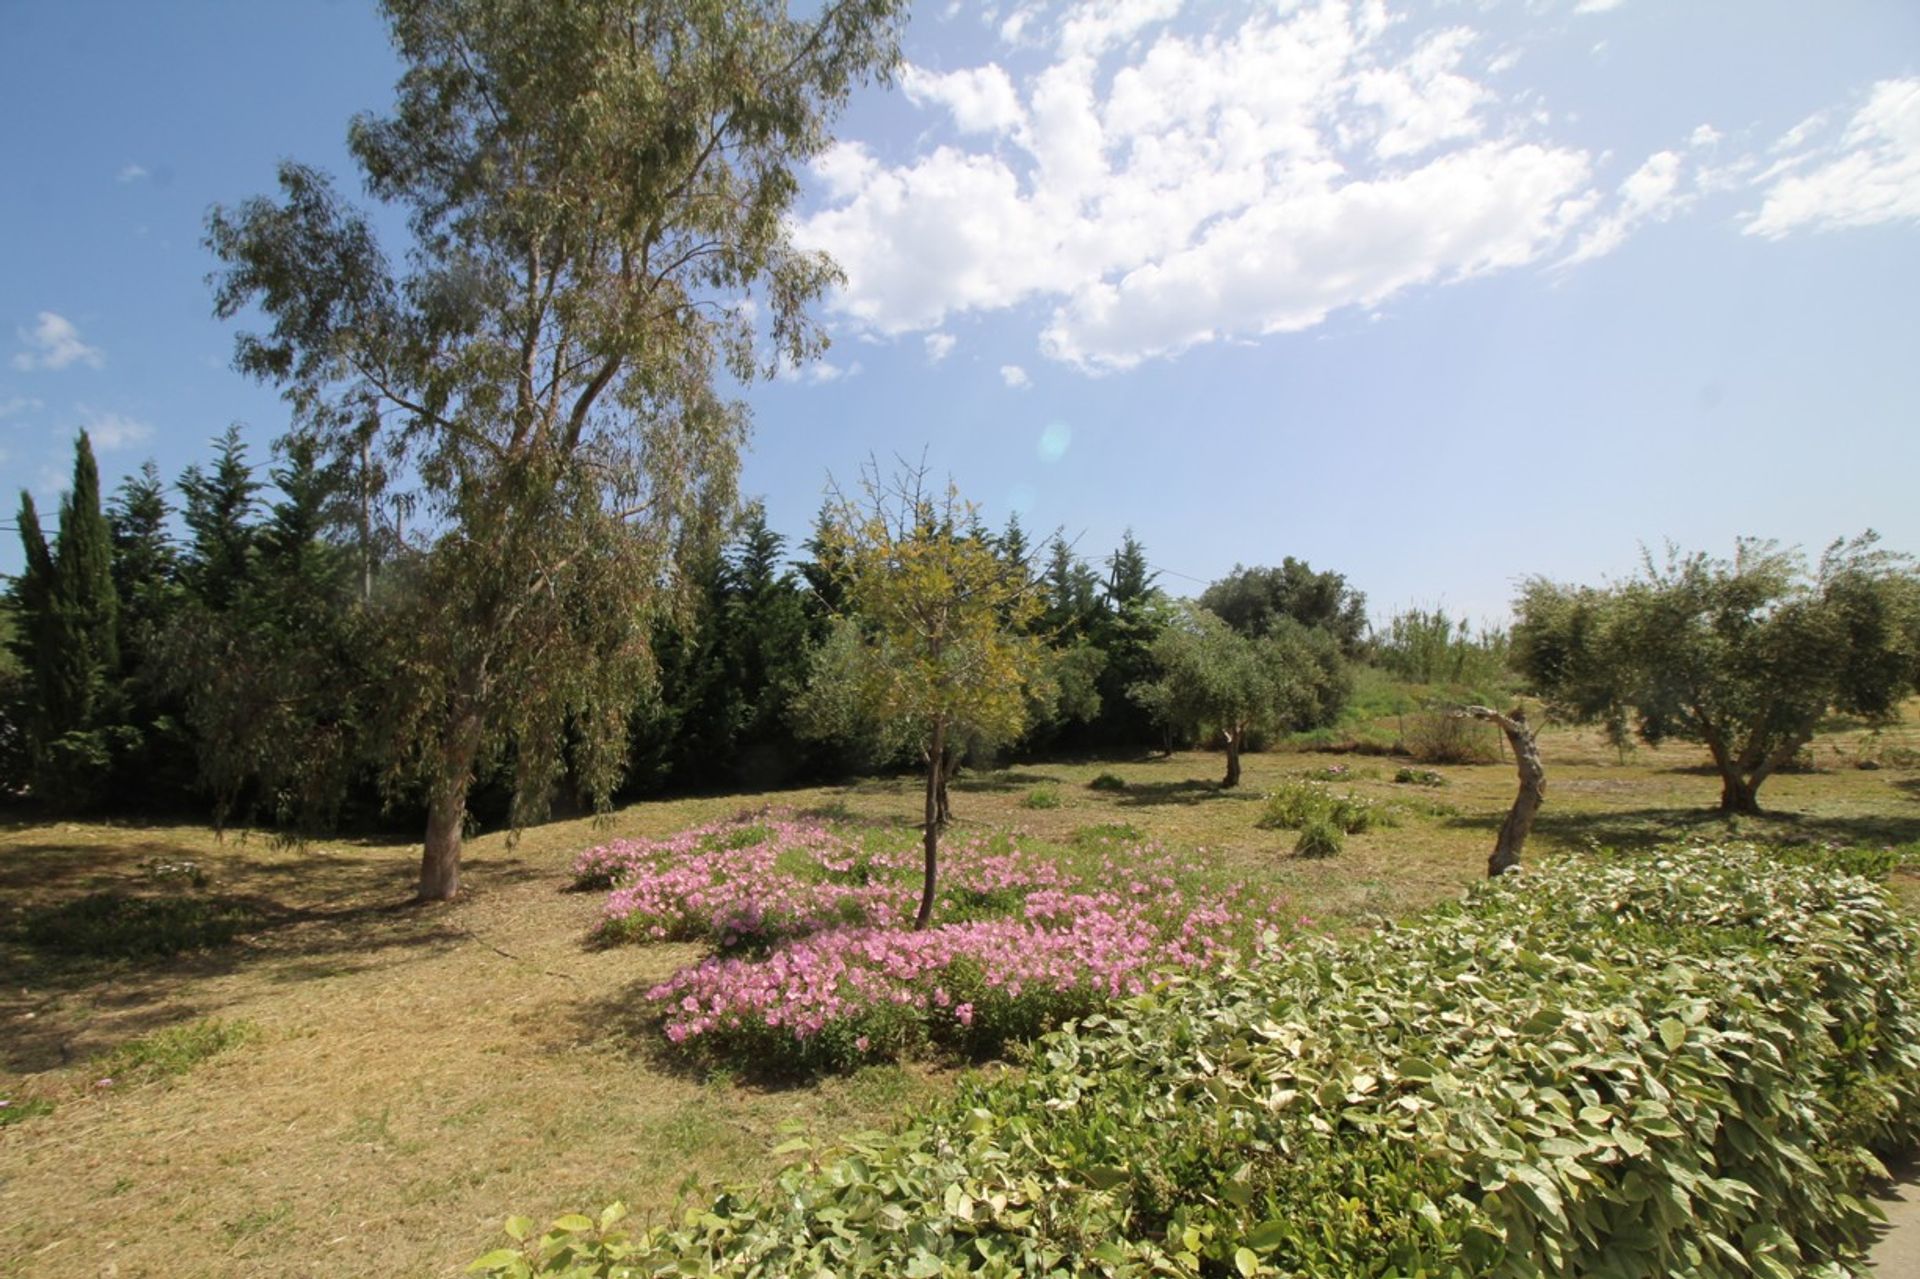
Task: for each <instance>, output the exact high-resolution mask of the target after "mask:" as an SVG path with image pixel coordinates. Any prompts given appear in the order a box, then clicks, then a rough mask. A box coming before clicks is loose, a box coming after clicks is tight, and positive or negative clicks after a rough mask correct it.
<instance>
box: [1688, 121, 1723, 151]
mask: <svg viewBox="0 0 1920 1279" xmlns="http://www.w3.org/2000/svg"><path fill="white" fill-rule="evenodd" d="M1721 136H1722V135H1721V133H1720V130H1718V129H1716V128H1714V127H1713V126H1712V125H1710V124H1703V125H1700V126H1698V127H1697V128H1695V129H1694V131H1693V132H1692V133H1690V134H1688V135H1687V145H1688V146H1691V147H1710V146H1713V145H1714V144H1715V143H1717V142H1719V141H1720V138H1721Z"/></svg>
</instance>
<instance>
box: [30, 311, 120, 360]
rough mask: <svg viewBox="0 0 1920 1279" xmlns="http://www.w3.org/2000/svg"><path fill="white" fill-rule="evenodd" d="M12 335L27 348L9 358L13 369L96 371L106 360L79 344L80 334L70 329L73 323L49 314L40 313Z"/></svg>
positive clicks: (92, 348) (96, 350)
mask: <svg viewBox="0 0 1920 1279" xmlns="http://www.w3.org/2000/svg"><path fill="white" fill-rule="evenodd" d="M14 331H15V333H17V334H18V335H19V338H20V340H21V341H22V342H24V343H26V344H27V349H26V350H24V351H21V352H19V353H18V354H16V355H15V356H14V357H13V367H14V368H16V369H21V370H32V369H64V368H66V367H67V366H68V365H70V364H84V365H86V366H87V367H88V368H92V369H97V368H99V367H100V366H101V365H102V364H105V363H106V358H107V357H106V356H105V355H103V354H102V353H101V352H100V350H99V348H98V347H91V346H88V345H87V344H86V343H85V342H82V341H81V340H80V330H78V329H76V328H75V327H74V326H73V321H71V320H69V319H67V318H66V317H65V316H62V315H55V314H54V313H53V312H52V311H42V312H40V314H39V315H38V316H36V317H35V319H34V322H33V327H32V328H30V329H16V330H14Z"/></svg>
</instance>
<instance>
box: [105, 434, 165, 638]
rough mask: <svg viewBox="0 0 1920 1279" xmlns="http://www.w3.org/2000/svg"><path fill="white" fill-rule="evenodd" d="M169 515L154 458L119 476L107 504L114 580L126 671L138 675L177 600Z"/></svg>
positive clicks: (163, 488)
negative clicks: (138, 467) (121, 476)
mask: <svg viewBox="0 0 1920 1279" xmlns="http://www.w3.org/2000/svg"><path fill="white" fill-rule="evenodd" d="M171 515H172V511H171V509H170V508H169V507H168V505H167V495H166V489H165V487H164V485H163V484H162V482H161V479H160V472H159V470H158V468H156V467H155V466H154V464H153V463H152V462H148V463H147V464H146V465H144V466H142V467H141V468H140V470H139V471H138V472H137V473H136V474H133V475H129V476H128V477H127V478H126V479H125V480H122V481H121V483H120V487H119V489H118V490H116V491H115V493H114V495H113V501H112V502H111V503H110V504H109V506H108V508H107V528H108V530H109V532H110V534H111V536H112V538H113V585H114V590H115V591H116V592H117V593H118V594H119V598H120V670H121V673H122V674H123V675H127V676H137V675H138V673H139V672H140V670H141V669H142V667H143V666H144V665H145V661H146V654H147V651H148V648H149V646H150V645H151V643H152V639H153V636H154V635H155V633H157V631H158V630H159V629H160V627H161V626H162V625H164V624H165V622H166V620H167V617H168V615H169V614H170V613H171V611H172V609H173V607H174V604H175V602H176V600H175V595H176V593H177V591H178V589H179V571H180V554H179V550H178V548H176V547H175V546H174V544H173V536H172V534H170V533H169V532H168V531H167V520H168V518H169V516H171Z"/></svg>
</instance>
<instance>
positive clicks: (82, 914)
mask: <svg viewBox="0 0 1920 1279" xmlns="http://www.w3.org/2000/svg"><path fill="white" fill-rule="evenodd" d="M266 922H267V917H266V915H265V914H264V913H263V912H262V911H261V910H260V909H259V908H258V907H256V906H254V905H253V904H251V903H249V902H246V901H242V900H240V899H238V898H232V897H199V896H192V895H170V896H164V897H128V896H126V895H124V894H121V893H93V894H90V895H88V896H86V897H81V898H77V899H76V900H74V901H70V902H66V903H64V904H62V905H59V906H55V907H53V908H51V909H49V910H43V911H39V912H37V913H35V914H33V915H31V916H29V917H28V919H27V922H26V927H25V935H26V939H27V941H28V942H29V943H31V944H32V945H34V946H36V947H38V948H39V949H41V950H46V951H53V952H56V953H59V954H65V955H86V956H90V957H94V958H100V959H153V958H164V957H166V956H168V955H176V954H179V953H180V952H181V951H187V950H205V949H208V948H210V947H214V946H225V945H227V944H228V943H230V942H232V941H233V939H234V938H235V937H238V936H239V935H240V934H241V933H244V932H247V931H249V930H251V929H255V928H258V927H260V926H261V925H262V924H264V923H266Z"/></svg>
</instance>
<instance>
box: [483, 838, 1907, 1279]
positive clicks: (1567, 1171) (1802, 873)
mask: <svg viewBox="0 0 1920 1279" xmlns="http://www.w3.org/2000/svg"><path fill="white" fill-rule="evenodd" d="M1916 947H1917V943H1916V937H1915V934H1914V931H1913V928H1912V926H1911V925H1910V924H1909V923H1908V922H1907V921H1906V920H1905V918H1904V917H1903V916H1902V915H1901V914H1900V913H1899V912H1898V911H1897V910H1896V909H1895V908H1894V907H1893V906H1892V905H1891V904H1890V902H1889V900H1888V898H1887V896H1886V895H1885V893H1884V892H1883V891H1882V890H1880V889H1879V888H1877V887H1876V886H1874V885H1873V884H1871V883H1869V882H1868V881H1866V880H1863V879H1861V878H1859V877H1857V876H1849V875H1840V874H1835V873H1832V872H1831V871H1829V870H1826V869H1824V868H1818V867H1813V866H1810V865H1807V864H1806V863H1804V862H1799V861H1794V860H1790V859H1788V860H1783V859H1780V858H1778V857H1776V856H1773V855H1771V854H1766V853H1760V852H1756V851H1754V850H1751V849H1737V848H1705V849H1696V850H1689V851H1673V852H1666V853H1660V854H1656V855H1652V856H1647V855H1642V856H1639V857H1635V858H1632V859H1627V858H1620V859H1615V860H1600V861H1597V862H1596V861H1595V860H1593V859H1583V860H1580V861H1577V862H1572V863H1568V864H1566V865H1565V866H1563V867H1561V868H1558V869H1550V870H1548V871H1545V872H1539V871H1531V870H1529V871H1523V872H1520V873H1518V874H1514V875H1507V876H1502V877H1501V878H1500V879H1498V880H1496V881H1492V882H1490V883H1488V884H1486V885H1484V886H1481V887H1477V888H1475V889H1474V890H1472V892H1471V893H1470V894H1469V897H1468V899H1467V900H1466V901H1465V902H1464V903H1460V904H1455V905H1452V906H1448V907H1446V908H1442V909H1440V910H1438V911H1436V912H1433V913H1432V915H1430V916H1429V917H1428V918H1427V919H1425V920H1423V921H1417V922H1415V923H1414V924H1412V925H1409V926H1404V927H1399V928H1394V929H1390V930H1387V931H1385V932H1382V933H1379V934H1376V935H1374V936H1371V937H1367V938H1364V939H1361V940H1358V941H1353V942H1348V943H1344V944H1343V943H1338V942H1335V941H1332V940H1328V939H1313V940H1308V941H1305V942H1297V943H1295V944H1293V945H1291V946H1289V947H1287V948H1285V949H1278V950H1274V951H1271V952H1269V953H1268V954H1266V955H1265V956H1263V957H1261V959H1260V960H1259V961H1258V962H1257V963H1254V964H1251V965H1249V966H1247V967H1245V968H1238V969H1230V970H1228V971H1226V972H1224V973H1222V974H1219V975H1216V976H1213V977H1209V978H1203V979H1195V980H1191V981H1186V982H1181V983H1175V984H1172V985H1169V986H1167V987H1165V988H1163V989H1162V990H1160V991H1159V992H1157V993H1155V994H1152V995H1148V996H1144V997H1141V998H1139V999H1136V1000H1133V1001H1130V1002H1128V1003H1126V1004H1123V1005H1120V1006H1118V1007H1117V1008H1116V1009H1115V1010H1114V1011H1112V1012H1110V1013H1107V1014H1102V1015H1094V1016H1089V1017H1087V1018H1086V1019H1085V1020H1084V1021H1082V1022H1080V1023H1077V1024H1073V1025H1069V1026H1067V1027H1065V1028H1063V1029H1062V1030H1060V1031H1058V1032H1056V1033H1054V1034H1052V1035H1050V1036H1048V1037H1046V1038H1045V1039H1043V1040H1041V1041H1039V1043H1038V1044H1037V1045H1036V1049H1035V1051H1034V1053H1033V1056H1032V1060H1031V1062H1030V1063H1029V1066H1028V1068H1027V1069H1026V1070H1024V1071H1021V1072H1017V1073H1008V1074H1003V1075H996V1076H991V1077H975V1078H972V1079H970V1080H968V1081H966V1082H965V1083H963V1085H962V1087H961V1089H960V1091H959V1093H958V1094H957V1095H956V1096H955V1097H954V1098H953V1099H952V1100H951V1101H950V1102H947V1103H943V1104H942V1105H941V1106H940V1107H938V1108H937V1109H936V1110H935V1111H934V1112H933V1113H931V1114H929V1115H926V1116H924V1117H922V1118H920V1119H919V1120H917V1121H916V1122H915V1123H914V1124H913V1126H911V1127H909V1128H907V1129H906V1130H904V1131H903V1132H900V1133H898V1134H896V1135H892V1136H883V1135H877V1134H867V1135H863V1136H860V1137H856V1138H854V1139H852V1140H851V1141H850V1142H849V1143H848V1144H847V1147H846V1149H845V1150H844V1152H843V1153H840V1154H838V1155H834V1156H827V1155H821V1156H818V1157H816V1158H815V1159H814V1160H813V1161H812V1162H810V1163H809V1164H807V1165H801V1166H795V1167H792V1168H789V1169H788V1170H787V1171H786V1172H785V1173H783V1174H782V1175H781V1176H780V1178H779V1181H778V1185H777V1188H776V1189H775V1190H774V1191H772V1192H770V1193H767V1194H765V1195H763V1196H756V1195H753V1194H750V1193H747V1192H729V1193H727V1194H725V1195H722V1196H721V1197H720V1198H718V1199H717V1200H715V1201H713V1202H712V1204H711V1205H710V1206H709V1207H708V1208H707V1209H706V1210H704V1211H699V1212H694V1213H690V1214H689V1215H688V1216H687V1217H686V1219H685V1221H684V1222H683V1223H682V1224H679V1225H663V1226H655V1227H652V1228H650V1229H647V1230H644V1231H635V1232H632V1233H622V1232H621V1231H620V1230H619V1229H618V1226H619V1221H618V1217H619V1215H620V1210H618V1209H615V1210H614V1212H613V1213H612V1214H610V1215H609V1216H608V1217H607V1218H606V1219H605V1220H604V1223H603V1224H602V1225H601V1226H599V1227H596V1226H595V1223H594V1222H592V1221H591V1220H588V1219H586V1218H584V1217H576V1216H569V1217H563V1218H561V1219H560V1221H559V1222H557V1223H556V1225H555V1230H554V1232H551V1233H550V1234H548V1235H547V1236H543V1237H541V1238H539V1239H532V1238H530V1231H531V1223H528V1222H525V1221H515V1222H514V1223H512V1226H511V1229H510V1234H511V1235H512V1236H513V1237H514V1238H515V1239H516V1240H517V1241H521V1242H520V1243H518V1244H517V1246H515V1247H514V1248H511V1249H503V1250H501V1251H500V1252H496V1253H492V1254H489V1255H488V1256H487V1257H484V1258H482V1259H481V1260H480V1261H479V1262H477V1263H475V1267H474V1268H475V1269H476V1270H478V1271H481V1272H484V1273H487V1274H490V1275H494V1276H506V1275H527V1274H543V1275H559V1274H563V1273H566V1274H583V1275H611V1274H618V1273H632V1274H649V1275H653V1274H667V1273H674V1274H735V1275H745V1274H757V1275H765V1276H789V1275H791V1276H798V1275H813V1274H816V1273H819V1272H821V1271H823V1270H824V1271H830V1272H832V1273H834V1274H836V1275H838V1276H840V1277H841V1279H863V1277H867V1276H881V1275H887V1276H892V1275H925V1276H931V1275H1013V1274H1034V1275H1061V1276H1065V1275H1077V1274H1094V1273H1099V1274H1105V1275H1110V1276H1146V1275H1160V1274H1167V1275H1233V1274H1240V1275H1246V1276H1254V1275H1275V1276H1297V1277H1299V1279H1385V1277H1387V1276H1408V1275H1416V1274H1425V1275H1428V1276H1433V1277H1436V1279H1437V1277H1441V1276H1445V1277H1447V1279H1457V1277H1464V1276H1475V1277H1481V1276H1485V1277H1487V1279H1542V1277H1544V1276H1550V1275H1551V1276H1558V1275H1596V1276H1598V1275H1643V1276H1651V1275H1689V1276H1696V1277H1697V1279H1735V1277H1738V1279H1751V1277H1752V1276H1756V1275H1757V1276H1765V1277H1767V1279H1783V1277H1787V1276H1796V1275H1799V1276H1807V1277H1808V1279H1814V1277H1816V1276H1817V1277H1819V1279H1845V1277H1846V1276H1855V1275H1859V1274H1861V1273H1863V1272H1862V1271H1861V1270H1860V1269H1859V1265H1860V1258H1861V1255H1862V1253H1863V1251H1864V1249H1865V1247H1866V1246H1867V1245H1868V1243H1869V1242H1870V1241H1871V1239H1872V1232H1873V1225H1874V1223H1875V1220H1876V1214H1875V1213H1874V1212H1873V1210H1872V1209H1871V1208H1869V1207H1868V1206H1867V1205H1866V1204H1865V1203H1864V1202H1863V1201H1862V1199H1861V1197H1860V1196H1861V1193H1862V1190H1863V1187H1864V1186H1865V1185H1866V1184H1867V1183H1868V1181H1869V1180H1870V1179H1871V1178H1874V1177H1876V1176H1880V1175H1883V1174H1884V1169H1883V1168H1882V1167H1881V1165H1880V1163H1879V1157H1880V1156H1881V1155H1883V1154H1887V1153H1891V1152H1896V1151H1904V1150H1908V1149H1911V1148H1912V1146H1913V1144H1914V1142H1915V1141H1916V1140H1920V1013H1917V1012H1916V1006H1915V993H1914V992H1915V955H1916ZM797 1148H800V1147H798V1146H796V1145H794V1144H792V1143H790V1144H789V1146H788V1147H784V1148H781V1149H779V1150H777V1151H776V1153H777V1154H789V1153H792V1152H793V1151H794V1150H795V1149H797ZM575 1266H577V1267H579V1268H578V1269H569V1267H575ZM623 1266H630V1267H632V1269H631V1270H630V1271H629V1270H623V1269H619V1267H623Z"/></svg>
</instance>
